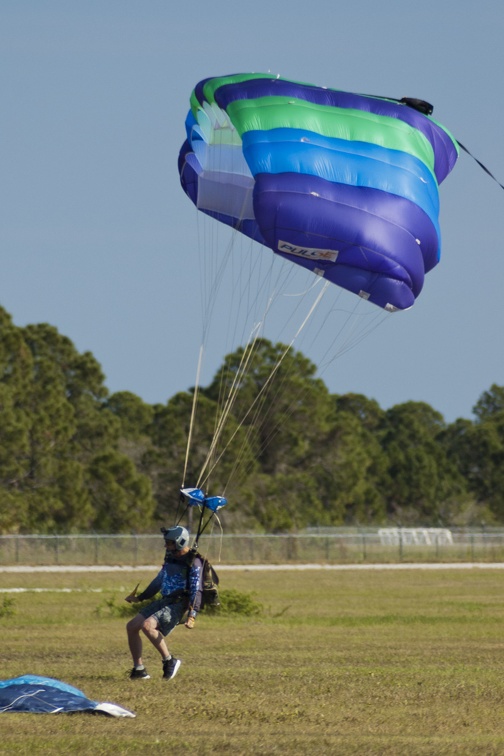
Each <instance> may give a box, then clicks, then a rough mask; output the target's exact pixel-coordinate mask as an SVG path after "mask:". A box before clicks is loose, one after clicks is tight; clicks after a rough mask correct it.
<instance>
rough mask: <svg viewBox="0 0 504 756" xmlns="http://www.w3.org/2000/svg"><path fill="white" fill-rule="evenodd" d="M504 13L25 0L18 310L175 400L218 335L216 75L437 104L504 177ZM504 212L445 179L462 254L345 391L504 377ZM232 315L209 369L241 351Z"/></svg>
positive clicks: (425, 390)
mask: <svg viewBox="0 0 504 756" xmlns="http://www.w3.org/2000/svg"><path fill="white" fill-rule="evenodd" d="M503 29H504V4H502V3H498V2H496V1H495V0H482V1H481V2H475V1H474V2H473V1H472V0H460V2H458V3H456V4H453V3H447V2H440V0H424V1H423V2H422V3H411V2H410V3H406V2H404V0H383V2H381V3H377V2H376V1H375V0H356V2H353V3H350V2H349V3H345V4H343V3H339V2H334V0H312V2H310V3H306V2H299V0H293V2H291V3H287V4H286V3H285V2H277V1H276V0H268V2H266V1H265V0H256V1H255V2H253V3H231V2H223V1H222V2H217V3H208V2H202V0H194V1H193V2H191V3H180V2H177V0H171V1H170V2H168V1H167V0H162V1H160V0H148V1H146V2H140V0H136V1H135V2H132V1H131V0H97V1H96V2H95V1H94V0H72V2H68V0H60V1H53V0H44V2H41V1H40V0H36V1H32V2H30V1H29V0H3V2H2V3H1V7H0V55H1V63H2V77H1V79H0V98H1V99H0V101H1V108H0V112H1V115H0V133H1V141H0V165H1V181H0V187H1V189H0V192H1V196H0V216H1V217H0V242H1V259H2V275H1V276H0V304H1V305H2V306H3V307H5V309H7V311H8V312H9V313H10V314H11V315H12V317H13V320H14V322H15V323H16V324H17V325H20V326H21V325H25V324H27V323H40V322H48V323H51V324H52V325H54V326H56V327H57V328H58V330H59V331H60V332H61V333H62V334H65V335H66V336H68V337H69V338H70V339H71V340H72V341H73V342H74V344H75V346H76V347H77V349H78V350H79V351H85V350H90V351H91V352H93V354H94V355H95V357H96V358H97V359H98V361H99V362H100V364H101V365H102V368H103V371H104V373H105V375H106V385H107V386H108V388H109V390H110V391H112V392H113V391H119V390H128V391H132V392H134V393H135V394H137V395H138V396H140V397H142V399H144V400H145V401H147V402H150V403H154V402H165V401H166V400H167V399H168V398H169V397H171V396H173V394H175V393H176V392H177V391H180V390H186V389H187V388H189V387H190V386H192V385H193V384H194V381H195V372H196V362H197V356H198V349H199V345H200V341H201V310H200V307H199V305H198V302H197V300H198V297H199V291H200V289H199V286H200V284H199V280H198V260H199V259H200V258H199V257H198V252H197V250H196V248H197V247H198V245H201V240H200V241H198V221H196V217H195V216H196V211H195V209H194V208H193V206H192V205H191V203H190V201H189V200H188V199H187V197H186V196H185V195H184V193H183V192H182V190H181V188H180V185H179V179H178V172H177V156H178V150H179V148H180V145H181V143H182V141H183V139H184V136H185V134H184V119H185V115H186V112H187V109H188V101H189V95H190V93H191V90H192V88H193V87H194V85H195V84H196V83H197V82H198V81H199V80H200V79H202V78H205V77H207V76H215V75H220V74H227V73H235V72H241V71H271V72H272V73H274V74H280V75H282V76H285V77H288V78H293V79H298V80H302V81H307V82H312V83H315V84H320V85H325V86H331V87H335V88H338V89H343V90H348V91H355V92H362V93H367V94H376V95H384V96H389V97H402V96H411V97H419V98H423V99H426V100H428V101H429V102H431V103H433V104H434V116H435V118H436V119H437V120H439V121H440V122H441V123H442V124H444V125H445V126H446V127H447V128H448V129H449V130H450V131H451V132H452V133H453V135H454V136H455V137H456V138H457V139H458V140H460V141H461V142H462V143H463V144H464V145H465V146H466V147H468V148H469V149H470V150H471V151H472V152H473V153H474V154H475V155H476V156H477V157H478V158H479V159H480V160H481V161H482V162H483V163H485V164H486V165H487V166H488V167H489V169H490V170H491V171H492V172H493V173H495V174H496V176H497V177H498V178H499V179H500V181H501V182H502V183H504V150H503V137H502V124H503V122H504V102H503V97H502V74H503V71H504V46H503V44H502V31H503ZM503 218H504V193H503V191H502V189H500V188H499V186H498V185H497V184H496V183H494V182H493V181H491V179H490V178H489V177H488V176H487V175H486V174H485V173H484V172H483V171H482V170H481V169H480V168H479V167H478V166H477V165H476V163H475V162H474V161H472V160H471V159H470V158H469V157H467V156H466V155H465V154H462V155H461V157H460V160H459V162H458V163H457V166H456V167H455V170H454V171H453V173H452V174H451V175H450V176H449V177H448V179H447V180H446V182H445V183H444V184H443V185H442V186H441V229H442V236H443V257H442V261H441V263H440V265H439V266H438V267H437V268H436V269H435V270H434V271H432V272H431V273H430V274H429V275H428V277H427V280H426V284H425V287H424V291H423V292H422V294H421V296H420V298H419V299H418V301H417V303H416V305H415V307H414V308H413V309H412V310H410V311H408V312H404V313H397V314H395V315H392V316H391V317H390V318H387V320H386V322H385V323H383V324H382V325H380V327H379V328H378V329H377V330H376V331H375V332H373V333H372V334H371V335H370V336H368V337H367V338H366V339H365V340H364V341H363V342H361V343H360V344H359V345H357V346H356V347H355V348H354V349H353V350H352V351H350V352H348V353H346V354H345V355H343V356H342V357H340V358H339V359H338V360H336V361H334V362H333V363H331V365H330V366H329V367H328V368H327V369H326V370H325V371H324V372H323V374H322V376H321V377H322V378H323V380H324V381H325V382H326V384H327V386H328V387H329V389H330V390H331V391H332V392H334V393H345V392H347V391H356V392H360V393H363V394H365V395H366V396H368V397H369V398H374V399H376V400H377V401H378V402H379V403H380V405H381V406H382V407H383V408H384V409H386V408H388V407H390V406H392V405H394V404H397V403H400V402H404V401H408V400H415V401H425V402H427V403H429V404H430V405H431V406H432V407H434V408H435V409H437V410H438V411H439V412H441V413H442V414H443V415H444V417H445V419H446V420H447V421H448V422H451V421H453V420H454V419H456V418H457V417H471V409H472V407H473V405H474V404H475V402H476V401H477V399H478V398H479V396H480V395H481V393H482V392H483V391H485V390H487V389H488V388H489V387H490V386H491V384H492V383H497V384H499V385H503V384H504V349H503V346H502V342H503V326H504V317H503V315H504V304H503V301H504V300H503V286H504V249H503V246H502V232H503V226H504V223H503ZM264 254H266V255H270V254H271V253H270V252H269V251H267V250H265V251H264ZM228 295H229V292H227V293H225V294H224V295H223V299H227V298H228ZM369 306H370V307H372V305H369ZM373 309H374V308H373ZM219 317H220V318H225V317H226V316H225V315H220V316H219ZM219 317H217V319H214V320H213V322H212V329H213V331H214V337H215V341H214V345H213V346H212V348H211V350H210V353H209V354H208V357H207V359H206V362H205V369H204V372H203V375H202V382H203V383H206V382H208V381H209V380H210V379H211V377H212V375H213V372H214V371H215V369H216V368H217V367H218V366H219V365H220V363H221V361H222V359H223V357H224V354H225V353H226V351H229V349H228V348H227V345H226V344H225V343H224V340H222V343H221V342H220V341H219V335H220V332H221V329H222V321H219ZM267 335H269V336H270V337H272V338H275V335H276V334H275V333H274V328H273V331H272V332H270V333H269V334H267ZM279 336H281V334H280V333H279ZM299 348H300V349H301V351H302V352H303V353H304V354H306V355H307V356H308V357H311V358H312V359H314V360H315V361H316V359H317V354H316V353H315V352H314V353H313V354H312V353H311V348H310V344H309V343H307V344H305V343H302V344H300V345H299Z"/></svg>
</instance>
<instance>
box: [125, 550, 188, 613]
mask: <svg viewBox="0 0 504 756" xmlns="http://www.w3.org/2000/svg"><path fill="white" fill-rule="evenodd" d="M191 562H192V564H191ZM188 589H189V605H190V606H192V608H193V609H194V611H195V612H198V611H199V610H200V607H201V596H202V590H203V562H202V560H201V558H200V557H199V556H193V554H192V553H191V552H189V553H188V554H184V556H183V557H180V558H178V559H177V557H174V556H167V557H166V559H165V562H164V564H163V566H162V567H161V569H160V570H159V572H158V574H157V575H156V577H155V578H154V580H153V581H152V582H151V583H150V584H149V585H148V586H147V588H146V589H145V591H142V593H140V594H139V595H138V597H137V598H138V599H139V600H140V601H145V599H149V598H152V597H153V596H155V595H156V593H159V592H160V593H161V595H162V596H163V598H167V597H169V596H171V595H172V594H174V593H175V594H179V593H182V592H183V591H186V590H188Z"/></svg>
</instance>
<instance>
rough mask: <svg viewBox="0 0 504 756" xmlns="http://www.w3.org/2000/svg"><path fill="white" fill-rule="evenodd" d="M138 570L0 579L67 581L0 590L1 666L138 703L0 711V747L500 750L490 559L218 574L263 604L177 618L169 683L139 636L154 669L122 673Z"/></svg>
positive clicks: (500, 610) (498, 589) (502, 677)
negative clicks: (124, 611) (483, 563)
mask: <svg viewBox="0 0 504 756" xmlns="http://www.w3.org/2000/svg"><path fill="white" fill-rule="evenodd" d="M137 575H138V576H137ZM151 577H152V575H150V574H149V573H146V574H145V575H143V574H138V573H135V574H133V573H131V575H125V574H124V573H121V574H120V575H117V574H114V573H104V574H95V573H83V574H64V573H62V574H51V575H47V574H32V575H26V574H20V575H17V574H7V575H5V574H4V575H1V576H0V585H1V587H3V588H6V587H25V588H35V587H37V588H51V589H57V588H60V589H61V588H72V589H80V590H79V592H71V593H56V592H44V593H34V592H29V593H19V594H18V593H16V594H3V595H4V596H5V595H7V596H8V597H9V598H10V599H13V601H11V602H10V603H8V604H7V605H6V608H7V611H6V612H5V613H4V614H3V615H2V613H1V612H0V632H1V637H2V645H1V654H0V656H1V660H2V663H1V677H2V679H6V678H9V677H15V676H17V675H21V674H27V673H30V674H39V675H48V676H51V677H56V678H59V679H61V680H64V681H65V682H67V683H70V684H72V685H75V686H77V687H78V688H80V689H81V690H83V691H84V693H85V694H86V695H87V696H89V697H90V698H92V699H96V700H100V701H112V702H114V703H117V704H119V705H121V706H124V707H125V708H128V709H130V710H132V711H134V712H135V713H136V715H137V716H136V718H135V719H109V718H106V717H99V716H90V715H86V714H75V715H29V714H12V713H10V714H6V713H3V714H1V715H0V733H1V735H2V737H1V739H0V753H1V754H9V755H10V754H28V753H30V754H33V753H35V754H56V753H58V754H60V753H61V754H63V753H65V754H72V753H79V754H95V755H97V754H109V753H110V754H112V753H119V754H133V753H135V754H138V752H139V751H140V752H142V753H144V752H147V751H148V750H150V749H155V750H156V752H177V753H179V752H180V753H183V752H191V753H198V754H227V753H229V754H231V753H232V754H233V756H239V755H240V754H261V755H262V754H290V755H297V754H303V755H304V754H306V753H318V754H320V755H321V756H325V754H359V755H362V754H364V755H365V756H368V754H369V755H374V754H398V755H399V754H400V755H401V756H402V755H403V754H405V755H406V754H407V755H408V756H409V755H410V754H436V755H438V754H467V755H468V756H469V754H470V755H471V756H474V754H482V755H483V754H484V755H485V756H488V755H489V754H503V753H504V717H503V715H504V674H503V671H504V670H503V667H504V641H503V626H504V604H503V602H502V580H503V576H502V574H501V573H500V571H497V570H483V569H481V570H464V571H457V570H453V571H451V570H448V571H447V570H443V571H439V572H437V571H433V570H425V571H407V572H401V571H397V572H396V571H385V570H384V571H369V572H367V571H366V572H362V571H348V572H347V571H345V572H337V571H334V572H333V571H331V572H325V571H309V572H308V571H307V572H295V573H293V572H238V571H236V572H225V573H224V572H223V573H222V575H221V584H222V587H223V588H224V589H227V590H231V591H239V592H244V593H252V592H254V594H255V597H256V598H257V599H258V600H260V602H261V603H262V604H263V606H264V611H263V612H262V614H260V615H255V616H251V617H245V616H239V615H238V616H236V615H229V616H224V617H204V616H201V617H199V618H198V621H197V625H196V628H195V629H194V630H193V631H187V630H186V629H185V628H183V627H180V628H178V629H177V630H176V631H175V633H174V634H173V635H172V636H171V637H170V639H169V647H170V649H171V650H172V651H173V653H174V654H175V655H176V656H179V657H180V658H182V660H183V664H182V667H181V669H180V672H179V674H178V675H177V677H176V678H175V679H174V680H172V681H169V682H164V681H163V680H162V679H161V666H160V662H159V660H158V657H157V655H156V653H155V651H154V649H153V648H152V647H151V646H150V644H146V646H145V654H144V657H145V661H146V665H147V667H148V669H149V672H150V674H151V675H152V679H151V680H148V681H135V682H131V681H130V680H129V679H128V672H129V669H130V667H131V663H130V659H129V655H128V651H127V644H126V634H125V630H124V624H125V621H126V620H125V618H123V617H118V616H117V614H118V612H117V610H116V607H117V606H120V605H121V600H122V597H123V596H125V595H126V594H127V593H128V592H129V591H130V590H131V588H132V587H133V586H134V585H135V584H136V583H137V582H138V580H141V587H144V586H145V585H146V582H147V581H148V580H149V579H150V578H151ZM97 589H101V592H95V591H96V590H97ZM2 601H3V596H2V594H0V607H1V606H3V605H4V604H2Z"/></svg>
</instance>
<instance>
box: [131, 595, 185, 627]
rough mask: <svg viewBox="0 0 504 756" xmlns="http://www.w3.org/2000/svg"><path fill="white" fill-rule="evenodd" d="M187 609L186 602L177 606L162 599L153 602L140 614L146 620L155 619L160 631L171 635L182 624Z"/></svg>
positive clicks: (181, 602) (178, 603)
mask: <svg viewBox="0 0 504 756" xmlns="http://www.w3.org/2000/svg"><path fill="white" fill-rule="evenodd" d="M186 608H187V605H186V602H185V601H179V602H177V603H175V604H170V603H168V599H165V598H161V599H157V600H156V601H153V602H152V604H148V605H147V606H144V608H143V609H140V611H139V614H141V615H142V617H145V619H148V618H149V617H155V619H156V620H157V623H158V627H159V631H160V632H161V633H162V634H163V635H165V636H166V635H169V634H170V633H171V632H172V630H174V629H175V628H176V627H177V625H178V624H179V623H180V620H181V619H182V617H183V616H184V613H185V610H186Z"/></svg>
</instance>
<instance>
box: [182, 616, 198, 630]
mask: <svg viewBox="0 0 504 756" xmlns="http://www.w3.org/2000/svg"><path fill="white" fill-rule="evenodd" d="M195 621H196V617H188V618H187V619H186V621H185V626H186V627H187V629H188V630H192V629H193V627H194V623H195Z"/></svg>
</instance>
